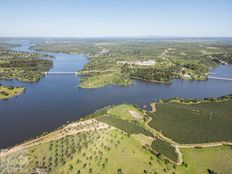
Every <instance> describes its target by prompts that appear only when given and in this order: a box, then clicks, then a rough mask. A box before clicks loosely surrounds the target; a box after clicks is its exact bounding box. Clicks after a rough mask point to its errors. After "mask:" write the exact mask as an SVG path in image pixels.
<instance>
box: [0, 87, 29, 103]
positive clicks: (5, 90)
mask: <svg viewBox="0 0 232 174" xmlns="http://www.w3.org/2000/svg"><path fill="white" fill-rule="evenodd" d="M24 90H25V88H23V87H9V86H8V87H7V86H0V100H6V99H9V98H12V97H15V96H18V95H20V94H22V93H23V92H24Z"/></svg>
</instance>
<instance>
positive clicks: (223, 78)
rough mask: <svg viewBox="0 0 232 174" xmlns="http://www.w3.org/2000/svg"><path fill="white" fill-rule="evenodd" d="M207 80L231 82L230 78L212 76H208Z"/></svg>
mask: <svg viewBox="0 0 232 174" xmlns="http://www.w3.org/2000/svg"><path fill="white" fill-rule="evenodd" d="M208 79H216V80H228V81H232V78H226V77H214V76H208Z"/></svg>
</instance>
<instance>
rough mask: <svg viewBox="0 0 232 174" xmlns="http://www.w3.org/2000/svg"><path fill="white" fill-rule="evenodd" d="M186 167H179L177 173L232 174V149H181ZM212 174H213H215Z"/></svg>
mask: <svg viewBox="0 0 232 174" xmlns="http://www.w3.org/2000/svg"><path fill="white" fill-rule="evenodd" d="M181 152H182V153H183V157H184V165H185V166H187V167H183V166H184V165H182V166H179V167H178V170H177V171H178V172H177V173H186V174H189V173H190V174H195V173H199V174H210V173H209V171H213V172H215V173H217V174H232V147H231V146H219V147H206V148H190V149H189V148H188V149H181ZM215 173H212V174H215Z"/></svg>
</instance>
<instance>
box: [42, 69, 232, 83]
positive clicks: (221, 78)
mask: <svg viewBox="0 0 232 174" xmlns="http://www.w3.org/2000/svg"><path fill="white" fill-rule="evenodd" d="M44 74H45V75H75V76H77V75H78V72H69V71H67V72H65V71H51V72H44ZM208 79H216V80H227V81H232V78H228V77H217V76H208Z"/></svg>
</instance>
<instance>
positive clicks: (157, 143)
mask: <svg viewBox="0 0 232 174" xmlns="http://www.w3.org/2000/svg"><path fill="white" fill-rule="evenodd" d="M151 147H152V149H153V150H154V151H156V152H157V153H158V154H161V155H163V156H164V157H166V158H168V159H171V160H172V161H174V162H176V163H178V161H179V159H178V154H177V153H176V149H175V147H174V146H172V145H171V144H169V143H167V142H166V141H163V140H161V139H157V140H154V141H153V142H152V145H151Z"/></svg>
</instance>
